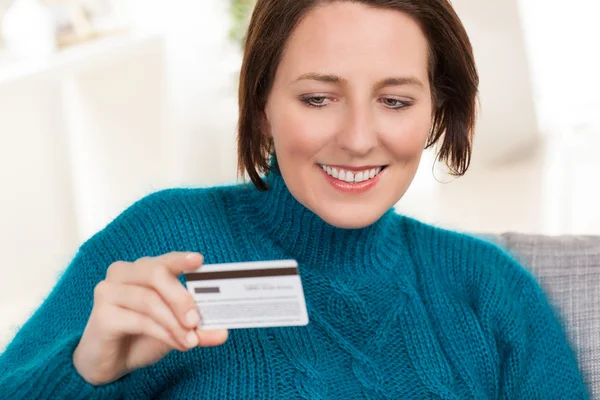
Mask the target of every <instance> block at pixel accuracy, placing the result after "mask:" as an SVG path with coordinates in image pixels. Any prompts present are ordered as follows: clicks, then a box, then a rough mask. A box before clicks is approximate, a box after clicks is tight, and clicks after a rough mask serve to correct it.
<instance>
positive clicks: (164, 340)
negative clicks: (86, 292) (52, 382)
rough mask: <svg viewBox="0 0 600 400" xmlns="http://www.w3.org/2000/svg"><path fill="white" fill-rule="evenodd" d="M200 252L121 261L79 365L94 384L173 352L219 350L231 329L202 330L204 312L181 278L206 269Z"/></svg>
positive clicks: (100, 296) (99, 289) (87, 333)
mask: <svg viewBox="0 0 600 400" xmlns="http://www.w3.org/2000/svg"><path fill="white" fill-rule="evenodd" d="M202 262H203V258H202V255H200V254H197V253H168V254H165V255H162V256H160V257H154V258H150V257H145V258H141V259H139V260H137V261H135V262H134V263H127V262H122V261H119V262H115V263H114V264H112V265H111V266H110V267H109V268H108V271H107V273H106V279H105V280H103V281H102V282H100V283H99V284H98V285H97V286H96V288H95V290H94V306H93V308H92V312H91V315H90V318H89V320H88V323H87V326H86V327H85V330H84V332H83V336H82V337H81V341H80V342H79V345H78V346H77V348H76V349H75V352H74V353H73V363H74V365H75V368H76V369H77V371H78V372H79V374H80V375H81V376H82V377H83V378H84V379H85V380H86V381H87V382H89V383H91V384H92V385H96V386H97V385H101V384H105V383H109V382H112V381H115V380H117V379H119V378H120V377H122V376H124V375H126V374H128V373H129V372H131V371H134V370H136V369H138V368H142V367H145V366H147V365H151V364H154V363H156V362H158V361H160V360H161V359H162V358H163V357H165V356H166V355H167V354H168V353H169V352H170V351H171V350H174V349H177V350H179V351H187V350H189V349H191V348H193V347H196V346H203V347H207V346H217V345H220V344H223V343H224V342H225V341H226V340H227V335H228V333H227V331H226V330H221V331H199V330H197V329H196V326H197V324H198V322H199V320H200V316H199V314H198V309H197V307H196V304H195V303H194V300H193V298H192V296H191V295H190V294H189V293H188V291H187V290H186V288H185V287H184V286H183V285H182V284H181V282H179V280H178V279H177V276H178V275H180V274H182V273H183V272H184V271H190V270H194V269H196V268H198V267H199V266H200V265H202Z"/></svg>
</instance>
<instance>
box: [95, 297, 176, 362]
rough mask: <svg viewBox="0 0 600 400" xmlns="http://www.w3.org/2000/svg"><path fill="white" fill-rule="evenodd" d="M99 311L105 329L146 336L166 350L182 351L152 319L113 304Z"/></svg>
mask: <svg viewBox="0 0 600 400" xmlns="http://www.w3.org/2000/svg"><path fill="white" fill-rule="evenodd" d="M101 310H104V311H101V313H102V314H103V316H101V317H100V318H102V320H103V321H104V325H105V327H106V329H108V330H109V331H111V332H113V333H117V334H120V335H146V336H149V337H152V338H154V339H156V340H158V341H160V342H162V343H164V344H165V345H166V346H168V349H170V350H172V349H178V350H183V351H185V350H187V349H186V348H183V349H182V346H181V345H180V344H179V343H177V342H176V341H175V339H173V337H171V335H170V334H169V332H168V331H167V330H166V329H165V328H163V327H162V326H161V325H159V324H157V323H156V322H155V321H154V320H152V318H149V317H147V316H145V315H143V314H140V313H136V312H135V311H131V310H128V309H126V308H122V307H119V306H116V305H113V304H105V305H104V306H103V307H102V309H101Z"/></svg>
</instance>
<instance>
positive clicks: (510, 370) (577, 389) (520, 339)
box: [494, 260, 590, 400]
mask: <svg viewBox="0 0 600 400" xmlns="http://www.w3.org/2000/svg"><path fill="white" fill-rule="evenodd" d="M511 261H512V260H511ZM509 263H510V262H509ZM511 264H512V265H510V266H509V268H508V270H509V271H510V270H512V271H513V272H516V274H515V275H513V276H516V278H514V280H513V281H511V282H509V283H507V284H506V287H504V288H503V289H505V290H502V291H501V292H500V293H503V294H504V296H503V297H504V298H503V299H501V300H500V302H501V304H503V305H504V306H505V307H499V308H498V309H499V310H502V311H501V312H497V313H496V315H495V316H494V319H495V320H496V323H497V325H496V326H497V327H498V329H499V332H498V333H499V335H498V337H499V340H498V343H497V344H498V350H499V356H500V371H501V374H500V379H501V382H500V391H501V396H500V398H502V399H515V400H516V399H531V400H534V399H544V400H547V399H588V398H589V396H590V395H589V392H588V389H587V387H586V385H585V383H584V380H583V378H582V373H581V370H580V369H579V365H578V362H577V358H576V355H575V352H574V350H573V347H572V345H571V343H570V342H569V340H568V338H567V335H566V332H565V329H564V326H565V325H564V321H563V320H562V318H561V315H560V313H559V312H558V311H557V310H556V309H555V308H554V307H553V306H552V305H551V303H550V302H549V300H548V298H547V297H546V295H545V293H544V292H543V290H542V289H541V287H540V286H539V285H538V283H537V281H536V280H535V278H534V277H533V276H532V275H531V274H530V273H529V272H528V271H526V270H525V269H524V268H522V267H521V266H520V265H518V263H516V262H514V261H513V262H512V263H511ZM510 275H512V274H509V276H510Z"/></svg>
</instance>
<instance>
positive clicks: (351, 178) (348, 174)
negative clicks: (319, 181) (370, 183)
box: [321, 165, 382, 183]
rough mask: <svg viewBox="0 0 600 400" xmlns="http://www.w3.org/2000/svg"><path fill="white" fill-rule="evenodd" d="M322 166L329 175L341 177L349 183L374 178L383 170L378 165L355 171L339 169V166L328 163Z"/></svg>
mask: <svg viewBox="0 0 600 400" xmlns="http://www.w3.org/2000/svg"><path fill="white" fill-rule="evenodd" d="M321 168H322V169H323V171H325V172H327V174H328V175H330V176H332V177H334V178H335V179H339V180H340V181H344V182H348V183H360V182H364V181H367V180H369V179H373V178H374V177H376V176H377V175H378V174H379V173H380V172H381V170H382V168H381V167H378V168H373V169H370V170H365V171H359V172H356V173H354V172H352V171H344V170H338V169H337V168H334V167H330V166H328V165H321Z"/></svg>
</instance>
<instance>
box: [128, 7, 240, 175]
mask: <svg viewBox="0 0 600 400" xmlns="http://www.w3.org/2000/svg"><path fill="white" fill-rule="evenodd" d="M228 4H229V2H227V1H223V0H202V1H187V0H172V1H166V0H160V1H154V2H147V1H143V0H133V1H132V3H131V16H132V23H133V25H134V26H135V27H136V28H137V29H140V30H159V31H162V32H164V33H165V38H166V51H167V73H168V75H167V76H168V82H169V85H168V88H169V89H168V90H169V93H168V94H169V106H170V112H171V116H172V119H171V124H170V130H169V132H170V135H171V136H170V138H171V140H172V141H173V144H174V147H173V149H174V154H173V155H172V156H173V161H174V164H173V165H174V168H175V169H174V171H172V172H173V174H172V177H173V178H174V179H175V180H176V182H178V183H181V184H190V185H197V184H212V183H216V182H222V181H231V180H234V179H235V177H236V173H235V169H236V164H235V163H236V161H235V158H236V154H235V127H236V123H237V98H236V92H235V91H236V85H237V76H236V74H237V71H238V69H239V65H240V63H241V56H240V51H239V49H238V47H237V46H236V44H233V43H231V42H230V41H229V40H228V38H227V37H228V30H229V18H230V17H229V14H228V8H227V7H228Z"/></svg>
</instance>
